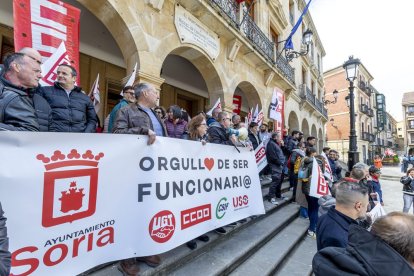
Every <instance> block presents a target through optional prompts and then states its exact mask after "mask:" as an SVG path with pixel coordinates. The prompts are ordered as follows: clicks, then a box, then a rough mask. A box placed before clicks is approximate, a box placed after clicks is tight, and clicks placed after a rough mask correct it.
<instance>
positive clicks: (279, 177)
mask: <svg viewBox="0 0 414 276" xmlns="http://www.w3.org/2000/svg"><path fill="white" fill-rule="evenodd" d="M283 178H284V177H283V174H273V175H272V183H270V187H269V197H270V198H274V197H277V198H280V197H282V192H281V189H282V182H283Z"/></svg>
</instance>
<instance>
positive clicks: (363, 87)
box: [358, 81, 371, 96]
mask: <svg viewBox="0 0 414 276" xmlns="http://www.w3.org/2000/svg"><path fill="white" fill-rule="evenodd" d="M358 87H359V89H361V90H362V91H364V92H365V94H367V95H368V96H371V88H370V86H369V84H368V83H366V82H364V81H359V82H358Z"/></svg>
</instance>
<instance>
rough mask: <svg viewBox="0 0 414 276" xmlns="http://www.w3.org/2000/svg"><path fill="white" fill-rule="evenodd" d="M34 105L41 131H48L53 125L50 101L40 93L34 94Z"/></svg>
mask: <svg viewBox="0 0 414 276" xmlns="http://www.w3.org/2000/svg"><path fill="white" fill-rule="evenodd" d="M32 97H33V98H32V99H33V106H34V108H35V112H36V117H37V122H38V123H39V131H41V132H48V131H50V127H51V125H52V109H51V108H50V105H49V103H48V102H47V101H46V100H45V99H44V98H43V97H42V96H40V95H39V94H36V93H35V94H32Z"/></svg>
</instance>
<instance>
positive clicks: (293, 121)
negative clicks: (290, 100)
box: [288, 111, 300, 133]
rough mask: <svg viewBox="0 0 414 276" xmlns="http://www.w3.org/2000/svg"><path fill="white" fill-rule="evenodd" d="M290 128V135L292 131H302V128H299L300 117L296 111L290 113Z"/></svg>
mask: <svg viewBox="0 0 414 276" xmlns="http://www.w3.org/2000/svg"><path fill="white" fill-rule="evenodd" d="M288 127H289V133H292V131H294V130H300V128H299V119H298V116H297V115H296V112H294V111H291V112H290V113H289V117H288Z"/></svg>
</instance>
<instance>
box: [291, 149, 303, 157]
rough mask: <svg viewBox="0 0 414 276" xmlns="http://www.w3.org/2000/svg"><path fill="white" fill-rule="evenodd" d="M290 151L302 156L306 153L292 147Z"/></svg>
mask: <svg viewBox="0 0 414 276" xmlns="http://www.w3.org/2000/svg"><path fill="white" fill-rule="evenodd" d="M292 152H296V153H297V154H299V155H300V157H304V156H305V155H306V154H305V152H304V151H303V150H301V149H294V150H292Z"/></svg>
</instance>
